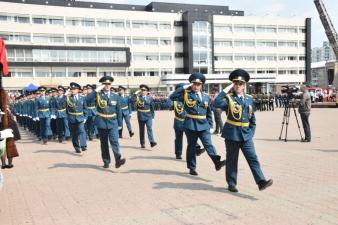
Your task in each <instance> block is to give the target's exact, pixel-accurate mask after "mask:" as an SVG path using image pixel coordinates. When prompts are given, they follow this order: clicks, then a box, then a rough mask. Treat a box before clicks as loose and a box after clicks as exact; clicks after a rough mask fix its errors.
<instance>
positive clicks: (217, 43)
mask: <svg viewBox="0 0 338 225" xmlns="http://www.w3.org/2000/svg"><path fill="white" fill-rule="evenodd" d="M214 45H215V46H217V47H232V40H215V42H214Z"/></svg>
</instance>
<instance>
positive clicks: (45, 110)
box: [38, 109, 49, 112]
mask: <svg viewBox="0 0 338 225" xmlns="http://www.w3.org/2000/svg"><path fill="white" fill-rule="evenodd" d="M38 111H39V112H47V111H49V109H39V110H38Z"/></svg>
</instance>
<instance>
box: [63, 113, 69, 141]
mask: <svg viewBox="0 0 338 225" xmlns="http://www.w3.org/2000/svg"><path fill="white" fill-rule="evenodd" d="M63 124H64V127H65V136H66V138H69V137H70V130H69V125H68V119H67V118H66V117H65V118H63Z"/></svg>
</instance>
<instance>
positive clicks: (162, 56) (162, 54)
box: [160, 53, 172, 61]
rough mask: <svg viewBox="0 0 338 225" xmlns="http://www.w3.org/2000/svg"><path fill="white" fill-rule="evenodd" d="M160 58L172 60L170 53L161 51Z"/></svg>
mask: <svg viewBox="0 0 338 225" xmlns="http://www.w3.org/2000/svg"><path fill="white" fill-rule="evenodd" d="M160 60H161V61H171V60H172V55H171V53H161V55H160Z"/></svg>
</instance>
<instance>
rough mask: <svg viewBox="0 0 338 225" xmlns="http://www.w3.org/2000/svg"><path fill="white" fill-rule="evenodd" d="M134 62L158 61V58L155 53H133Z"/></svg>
mask: <svg viewBox="0 0 338 225" xmlns="http://www.w3.org/2000/svg"><path fill="white" fill-rule="evenodd" d="M133 60H134V61H158V60H159V56H158V54H156V53H134V55H133Z"/></svg>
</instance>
